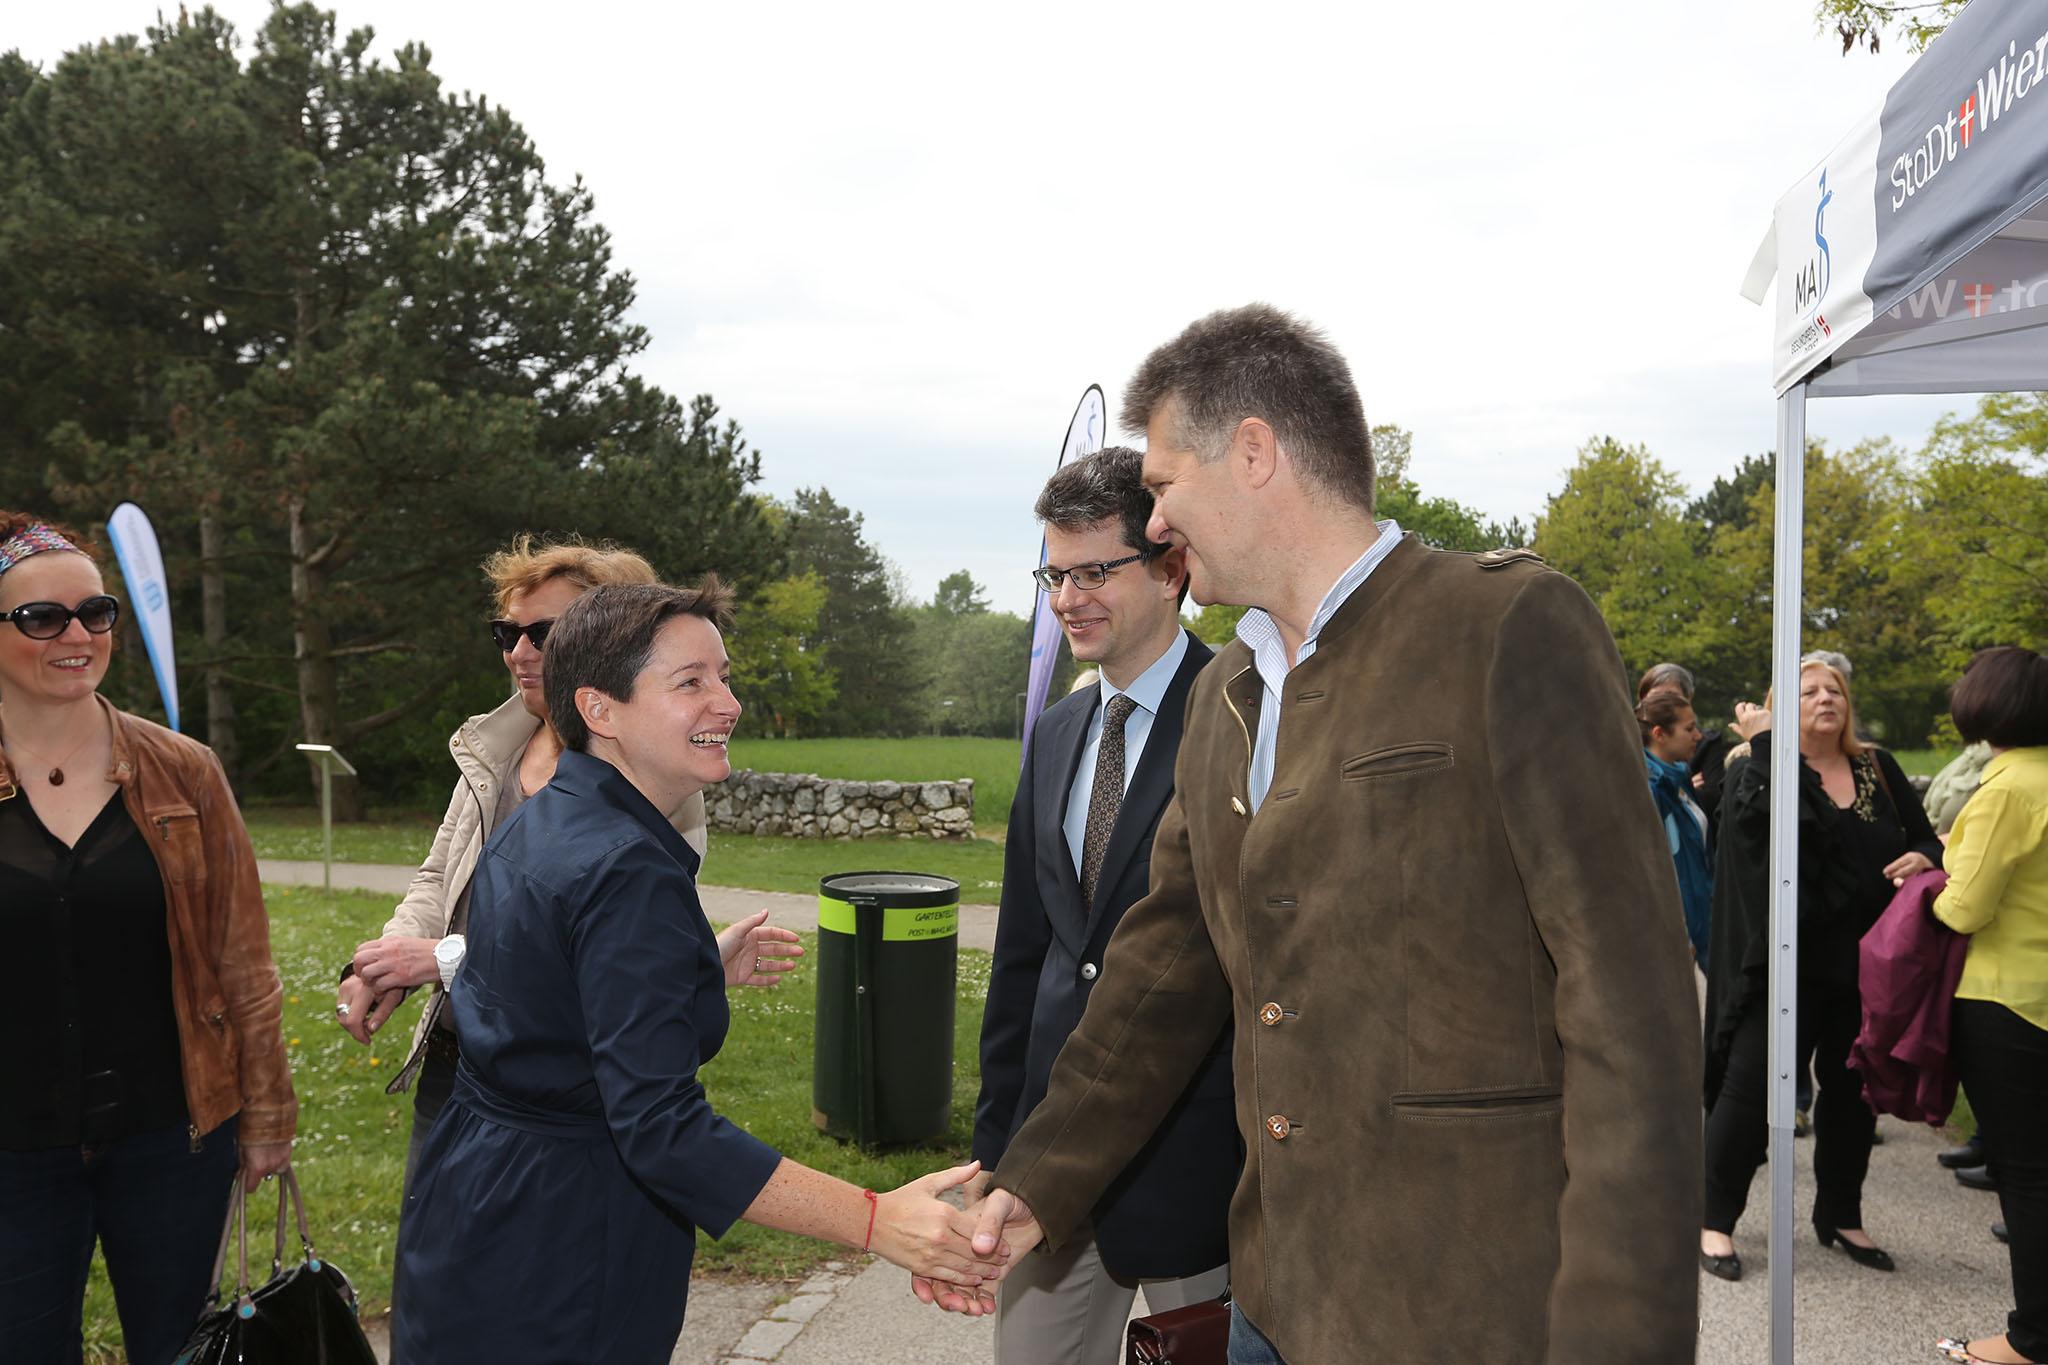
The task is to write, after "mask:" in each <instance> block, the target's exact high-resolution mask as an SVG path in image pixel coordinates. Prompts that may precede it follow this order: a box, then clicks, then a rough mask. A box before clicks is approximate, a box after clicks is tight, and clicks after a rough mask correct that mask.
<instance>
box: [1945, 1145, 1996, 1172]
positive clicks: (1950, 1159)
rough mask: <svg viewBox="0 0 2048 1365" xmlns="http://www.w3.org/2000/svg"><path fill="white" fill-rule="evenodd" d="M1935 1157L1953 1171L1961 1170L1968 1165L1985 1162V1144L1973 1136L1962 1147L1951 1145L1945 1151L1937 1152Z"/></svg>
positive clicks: (1979, 1164)
mask: <svg viewBox="0 0 2048 1365" xmlns="http://www.w3.org/2000/svg"><path fill="white" fill-rule="evenodd" d="M1934 1159H1935V1160H1936V1161H1939V1162H1940V1163H1941V1164H1942V1165H1943V1166H1946V1167H1947V1168H1948V1169H1949V1170H1951V1171H1960V1170H1962V1169H1963V1168H1965V1167H1967V1166H1982V1165H1983V1164H1984V1144H1983V1143H1981V1142H1979V1141H1977V1139H1975V1138H1971V1139H1970V1140H1969V1141H1968V1142H1966V1143H1964V1144H1963V1145H1962V1146H1960V1147H1951V1148H1949V1149H1948V1150H1947V1151H1945V1152H1936V1153H1935V1154H1934Z"/></svg>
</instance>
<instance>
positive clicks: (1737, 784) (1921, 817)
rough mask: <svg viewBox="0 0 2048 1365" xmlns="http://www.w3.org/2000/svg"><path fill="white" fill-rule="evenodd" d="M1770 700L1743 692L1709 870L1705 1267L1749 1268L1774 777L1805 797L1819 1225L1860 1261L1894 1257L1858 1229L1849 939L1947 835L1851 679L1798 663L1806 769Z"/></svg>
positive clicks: (1725, 1273)
mask: <svg viewBox="0 0 2048 1365" xmlns="http://www.w3.org/2000/svg"><path fill="white" fill-rule="evenodd" d="M1771 723H1772V715H1771V709H1770V698H1769V697H1766V698H1765V704H1764V705H1763V706H1752V705H1750V704H1749V703H1748V702H1738V703H1736V706H1735V727H1736V729H1737V730H1739V731H1741V732H1742V734H1743V735H1744V736H1746V738H1747V740H1748V743H1746V744H1744V745H1742V746H1740V747H1738V748H1736V749H1735V750H1734V751H1732V752H1731V753H1730V754H1729V762H1728V777H1727V782H1726V785H1725V788H1724V794H1723V797H1722V806H1721V842H1720V848H1719V852H1718V858H1717V861H1716V864H1715V869H1714V915H1713V925H1712V928H1711V931H1710V935H1709V943H1710V951H1709V954H1708V966H1707V1026H1706V1100H1707V1109H1708V1112H1707V1162H1706V1165H1707V1170H1706V1195H1707V1198H1706V1220H1705V1225H1704V1227H1703V1228H1702V1229H1701V1232H1700V1264H1701V1265H1702V1266H1703V1267H1704V1268H1705V1269H1706V1270H1707V1272H1708V1273H1709V1274H1713V1275H1718V1276H1720V1277H1721V1278H1722V1279H1727V1280H1734V1279H1740V1278H1741V1276H1742V1262H1741V1259H1740V1258H1739V1257H1738V1256H1737V1255H1736V1253H1735V1244H1734V1241H1733V1239H1732V1234H1733V1233H1734V1231H1735V1224H1736V1221H1737V1220H1738V1219H1740V1218H1741V1216H1742V1211H1743V1207H1744V1205H1745V1204H1746V1203H1747V1202H1748V1199H1749V1185H1750V1179H1751V1177H1752V1176H1753V1175H1754V1174H1755V1173H1756V1168H1757V1167H1758V1166H1759V1165H1760V1164H1761V1163H1762V1162H1763V1158H1764V1148H1765V1143H1766V1134H1767V1122H1766V1118H1765V1095H1766V1092H1767V1089H1768V1079H1769V1066H1768V1058H1767V1057H1766V1055H1765V1054H1766V1038H1767V1036H1768V1028H1769V1021H1768V1017H1767V1006H1768V995H1769V966H1770V961H1771V952H1770V887H1769V878H1770V873H1769V869H1770V823H1771V821H1770V811H1771V801H1772V799H1773V788H1774V787H1775V788H1776V789H1777V790H1778V791H1780V792H1787V793H1788V794H1789V798H1790V799H1792V800H1794V801H1796V802H1798V806H1799V1016H1798V1047H1799V1070H1800V1071H1801V1072H1802V1073H1803V1072H1804V1071H1805V1070H1806V1067H1807V1065H1808V1062H1809V1061H1811V1063H1812V1064H1813V1069H1814V1077H1815V1080H1816V1081H1817V1083H1818V1089H1817V1092H1816V1096H1815V1100H1814V1133H1815V1136H1814V1153H1813V1166H1814V1177H1815V1182H1816V1185H1817V1190H1816V1193H1815V1195H1814V1203H1813V1230H1814V1235H1815V1236H1817V1237H1818V1238H1819V1239H1820V1241H1821V1244H1822V1245H1823V1246H1832V1245H1836V1244H1839V1245H1840V1246H1841V1248H1842V1250H1843V1251H1845V1252H1847V1253H1848V1255H1849V1258H1850V1259H1851V1260H1852V1261H1854V1262H1856V1264H1858V1265H1862V1266H1868V1267H1870V1268H1872V1269H1874V1270H1891V1269H1893V1263H1892V1258H1891V1257H1890V1256H1889V1255H1887V1254H1886V1253H1885V1252H1884V1251H1883V1250H1882V1249H1881V1248H1880V1247H1879V1246H1878V1245H1877V1244H1876V1243H1875V1242H1874V1241H1872V1240H1871V1238H1870V1237H1869V1236H1868V1235H1867V1234H1866V1233H1865V1232H1864V1231H1863V1206H1862V1205H1863V1177H1864V1174H1865V1172H1866V1171H1867V1170H1868V1169H1869V1166H1870V1148H1871V1138H1872V1135H1873V1134H1874V1133H1875V1131H1876V1126H1877V1116H1876V1115H1875V1114H1874V1113H1873V1112H1872V1111H1871V1109H1870V1106H1869V1105H1868V1104H1866V1103H1864V1100H1863V1087H1862V1082H1861V1081H1860V1079H1859V1078H1858V1077H1857V1075H1856V1073H1855V1072H1853V1071H1851V1070H1850V1069H1849V1066H1848V1058H1849V1047H1850V1044H1851V1043H1853V1042H1854V1041H1855V1038H1856V1033H1857V1030H1858V1029H1859V1028H1860V1027H1861V1024H1862V997H1861V994H1860V992H1859V990H1858V987H1857V979H1856V978H1857V954H1856V949H1857V944H1858V942H1859V940H1861V939H1862V937H1863V934H1864V932H1865V931H1866V930H1868V929H1869V928H1870V926H1871V925H1872V924H1874V923H1875V922H1876V921H1877V917H1878V916H1879V915H1880V914H1882V913H1884V908H1885V906H1886V905H1887V904H1889V903H1890V901H1891V898H1892V892H1893V890H1894V889H1895V888H1896V886H1897V884H1898V883H1900V882H1903V881H1904V880H1905V879H1906V878H1907V877H1910V876H1912V875H1913V874H1914V873H1916V872H1921V871H1925V870H1926V869H1927V868H1929V867H1935V866H1939V865H1940V861H1941V841H1940V840H1939V839H1937V838H1935V837H1934V830H1933V829H1932V827H1930V826H1929V825H1928V823H1927V813H1926V812H1925V811H1924V810H1922V809H1921V808H1920V798H1919V795H1918V793H1916V792H1915V791H1914V790H1913V787H1912V784H1910V783H1909V782H1907V781H1906V775H1905V773H1904V772H1902V771H1901V770H1900V768H1899V765H1898V764H1897V763H1896V762H1894V761H1893V760H1892V756H1891V755H1890V754H1888V753H1886V752H1884V751H1883V750H1882V749H1879V748H1877V747H1875V746H1874V745H1870V744H1866V743H1864V742H1863V741H1862V740H1859V739H1858V738H1857V737H1856V717H1855V711H1854V709H1853V706H1852V704H1851V702H1850V699H1849V684H1848V682H1847V680H1846V679H1845V678H1844V677H1843V676H1842V673H1841V672H1840V670H1838V669H1837V668H1835V667H1834V666H1833V665H1832V664H1829V663H1826V662H1823V661H1821V660H1819V659H1808V660H1806V661H1805V662H1804V663H1803V664H1802V665H1801V667H1800V670H1799V760H1800V761H1799V770H1798V772H1797V773H1795V774H1792V775H1791V779H1792V780H1791V781H1790V782H1789V783H1786V782H1778V781H1774V776H1775V775H1774V774H1773V773H1772V772H1771Z"/></svg>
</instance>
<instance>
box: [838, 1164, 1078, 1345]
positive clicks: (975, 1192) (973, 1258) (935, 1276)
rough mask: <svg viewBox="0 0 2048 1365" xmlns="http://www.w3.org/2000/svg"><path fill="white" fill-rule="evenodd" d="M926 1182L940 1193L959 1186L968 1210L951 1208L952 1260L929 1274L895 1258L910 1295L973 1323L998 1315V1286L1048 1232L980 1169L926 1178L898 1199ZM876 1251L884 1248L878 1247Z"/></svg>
mask: <svg viewBox="0 0 2048 1365" xmlns="http://www.w3.org/2000/svg"><path fill="white" fill-rule="evenodd" d="M963 1172H968V1173H970V1174H968V1176H967V1178H966V1179H965V1180H957V1179H955V1177H957V1176H960V1175H961V1174H962V1173H963ZM925 1181H939V1182H942V1183H940V1184H938V1185H936V1186H934V1189H933V1192H934V1193H937V1192H938V1191H940V1190H944V1189H948V1188H951V1187H952V1186H953V1185H956V1184H957V1185H958V1186H959V1187H960V1192H961V1193H962V1194H963V1195H964V1196H966V1201H967V1203H966V1207H965V1208H964V1209H953V1208H952V1206H951V1205H947V1206H946V1207H947V1209H948V1211H949V1212H950V1213H951V1214H952V1217H951V1218H949V1219H947V1220H946V1222H947V1227H948V1230H949V1235H948V1236H947V1238H946V1241H945V1252H946V1256H945V1258H944V1259H943V1260H937V1259H935V1260H934V1261H933V1262H932V1264H931V1265H930V1266H929V1267H923V1268H921V1267H920V1266H918V1265H915V1264H912V1263H911V1262H910V1261H907V1260H904V1259H901V1258H898V1257H895V1256H890V1257H889V1259H890V1260H892V1261H895V1262H896V1264H897V1265H900V1266H904V1267H906V1268H907V1269H909V1271H910V1272H911V1274H910V1292H911V1293H913V1294H915V1295H917V1297H918V1299H919V1300H920V1301H921V1302H924V1303H928V1304H934V1305H936V1306H938V1307H940V1308H943V1309H945V1310H946V1311H947V1312H948V1313H964V1314H966V1315H967V1316H969V1317H980V1316H982V1315H983V1314H985V1313H993V1312H995V1311H996V1285H997V1284H998V1283H999V1282H1000V1281H1001V1280H1002V1278H1003V1276H1005V1275H1007V1274H1009V1273H1010V1269H1011V1267H1013V1266H1014V1265H1016V1264H1017V1261H1018V1259H1019V1258H1020V1257H1022V1256H1023V1255H1024V1254H1025V1253H1026V1252H1028V1251H1030V1250H1031V1248H1033V1247H1034V1246H1036V1245H1038V1241H1039V1239H1040V1238H1041V1237H1042V1236H1043V1235H1044V1231H1043V1229H1041V1228H1040V1227H1039V1226H1038V1220H1037V1219H1036V1218H1034V1217H1033V1216H1032V1214H1031V1210H1030V1209H1028V1208H1026V1207H1025V1206H1024V1201H1023V1200H1021V1199H1019V1198H1017V1196H1016V1195H1014V1194H1012V1193H1010V1192H1009V1191H1008V1190H991V1189H990V1188H989V1173H988V1172H987V1171H984V1170H981V1169H980V1167H979V1166H978V1165H977V1166H961V1167H955V1168H954V1169H953V1170H950V1171H942V1172H939V1173H938V1174H936V1175H931V1176H926V1177H925V1178H924V1181H913V1182H911V1184H909V1185H906V1186H904V1187H903V1189H902V1190H901V1191H898V1193H907V1192H908V1191H910V1190H911V1189H913V1188H916V1187H919V1186H922V1185H923V1184H924V1183H925ZM875 1250H876V1251H881V1250H882V1248H881V1247H879V1246H877V1247H876V1248H875ZM963 1252H964V1253H965V1255H966V1257H967V1258H968V1259H967V1260H965V1261H964V1262H963V1261H961V1260H960V1259H959V1258H960V1256H961V1255H962V1253H963ZM883 1254H884V1255H887V1253H886V1252H884V1253H883ZM921 1269H922V1270H923V1273H920V1271H921Z"/></svg>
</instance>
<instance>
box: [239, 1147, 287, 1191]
mask: <svg viewBox="0 0 2048 1365" xmlns="http://www.w3.org/2000/svg"><path fill="white" fill-rule="evenodd" d="M291 1160H292V1145H291V1143H289V1142H245V1143H243V1144H242V1192H243V1193H244V1194H247V1193H248V1192H249V1191H251V1190H253V1189H255V1188H256V1187H257V1186H258V1185H260V1184H262V1183H263V1182H264V1181H265V1180H268V1179H269V1178H270V1177H271V1176H273V1175H276V1174H277V1173H278V1172H279V1171H281V1170H283V1169H284V1168H285V1167H286V1166H289V1165H290V1164H291Z"/></svg>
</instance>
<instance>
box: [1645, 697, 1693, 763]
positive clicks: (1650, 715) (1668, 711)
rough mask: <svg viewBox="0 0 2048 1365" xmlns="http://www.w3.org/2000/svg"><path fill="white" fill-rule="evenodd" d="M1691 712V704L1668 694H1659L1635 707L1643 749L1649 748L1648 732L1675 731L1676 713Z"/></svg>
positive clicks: (1676, 724)
mask: <svg viewBox="0 0 2048 1365" xmlns="http://www.w3.org/2000/svg"><path fill="white" fill-rule="evenodd" d="M1690 710H1692V702H1691V701H1689V700H1688V699H1686V698H1684V697H1675V696H1673V695H1672V694H1671V693H1669V692H1659V693H1658V694H1657V695H1656V696H1654V697H1651V698H1650V699H1649V700H1648V701H1646V702H1642V703H1640V704H1639V705H1638V706H1637V707H1636V725H1637V727H1638V728H1640V729H1641V730H1642V732H1643V747H1644V748H1646V749H1647V748H1649V747H1650V731H1652V730H1675V729H1677V728H1678V713H1679V712H1680V711H1690Z"/></svg>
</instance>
